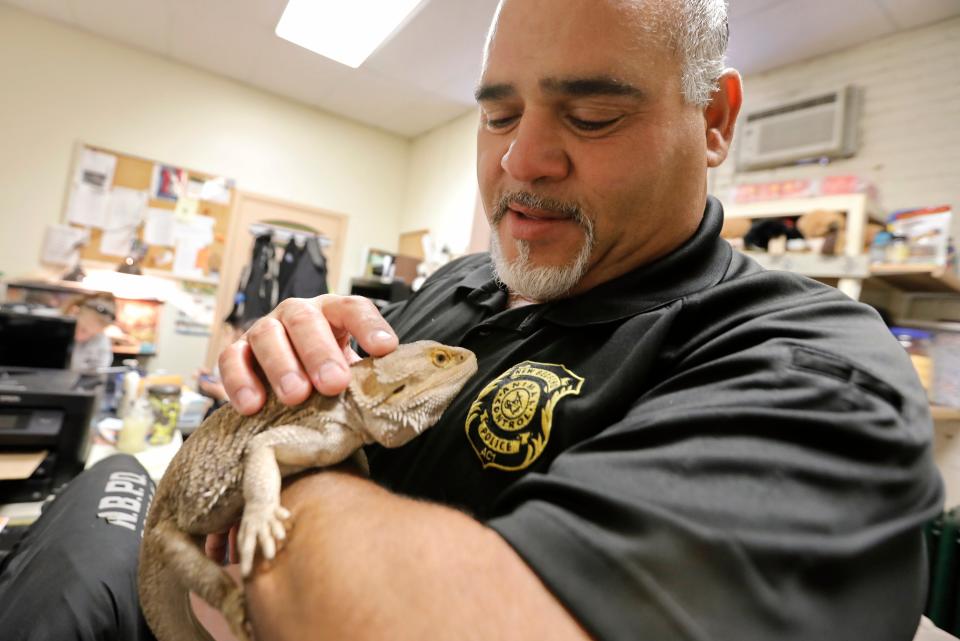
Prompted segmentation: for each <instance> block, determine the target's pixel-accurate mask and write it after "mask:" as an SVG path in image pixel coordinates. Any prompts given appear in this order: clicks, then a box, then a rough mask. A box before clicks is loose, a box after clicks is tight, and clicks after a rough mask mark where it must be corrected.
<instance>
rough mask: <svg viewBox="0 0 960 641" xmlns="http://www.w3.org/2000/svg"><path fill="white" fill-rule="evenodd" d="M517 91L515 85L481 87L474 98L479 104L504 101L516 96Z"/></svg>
mask: <svg viewBox="0 0 960 641" xmlns="http://www.w3.org/2000/svg"><path fill="white" fill-rule="evenodd" d="M516 93H517V90H516V89H515V88H514V86H513V85H509V84H506V83H503V84H497V85H480V86H479V87H477V90H476V91H475V92H474V94H473V96H474V98H476V99H477V102H486V101H488V100H503V99H504V98H510V97H511V96H514V95H516Z"/></svg>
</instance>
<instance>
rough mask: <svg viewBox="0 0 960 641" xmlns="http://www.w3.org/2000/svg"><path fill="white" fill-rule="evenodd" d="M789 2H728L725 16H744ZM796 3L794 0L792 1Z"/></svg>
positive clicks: (756, 0) (773, 0) (755, 0)
mask: <svg viewBox="0 0 960 641" xmlns="http://www.w3.org/2000/svg"><path fill="white" fill-rule="evenodd" d="M790 1H791V0H730V2H729V3H728V4H729V7H728V9H727V14H728V15H729V16H731V17H733V16H746V15H749V14H751V13H756V12H757V11H761V10H763V9H769V8H770V7H772V6H773V5H775V4H782V3H784V2H790ZM792 1H794V2H795V1H796V0H792Z"/></svg>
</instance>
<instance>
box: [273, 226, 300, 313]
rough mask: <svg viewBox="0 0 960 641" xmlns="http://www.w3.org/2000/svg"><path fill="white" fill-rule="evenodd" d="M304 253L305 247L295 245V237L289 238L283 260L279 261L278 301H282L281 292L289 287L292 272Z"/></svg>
mask: <svg viewBox="0 0 960 641" xmlns="http://www.w3.org/2000/svg"><path fill="white" fill-rule="evenodd" d="M305 251H306V247H305V246H303V247H302V246H300V245H298V244H297V239H296V236H291V237H290V240H289V241H288V242H287V246H286V247H284V249H283V258H281V259H280V269H279V276H278V277H277V287H278V288H279V290H280V294H281V297H280V300H283V298H284V297H283V292H284V291H285V290H286V289H287V287H288V286H289V283H290V278H291V277H292V276H293V271H294V269H295V268H296V266H297V263H298V262H299V261H300V258H301V257H302V256H303V253H304V252H305Z"/></svg>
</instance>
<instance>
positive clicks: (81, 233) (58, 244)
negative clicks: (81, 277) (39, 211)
mask: <svg viewBox="0 0 960 641" xmlns="http://www.w3.org/2000/svg"><path fill="white" fill-rule="evenodd" d="M88 237H89V236H88V233H87V231H86V230H84V229H80V228H79V227H71V226H70V225H50V226H49V227H47V233H46V235H44V237H43V251H42V253H41V256H40V259H41V260H42V261H43V262H45V263H49V264H51V265H76V264H77V261H78V260H79V258H80V247H81V246H82V245H83V244H84V243H86V242H87V239H88Z"/></svg>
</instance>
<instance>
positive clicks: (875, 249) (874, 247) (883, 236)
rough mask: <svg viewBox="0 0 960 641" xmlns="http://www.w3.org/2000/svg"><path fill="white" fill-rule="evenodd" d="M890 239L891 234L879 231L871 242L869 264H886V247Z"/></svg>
mask: <svg viewBox="0 0 960 641" xmlns="http://www.w3.org/2000/svg"><path fill="white" fill-rule="evenodd" d="M891 238H893V234H891V233H890V232H888V231H879V232H877V235H876V236H874V237H873V242H872V243H871V244H870V262H871V263H885V262H887V246H888V245H889V244H890V239H891Z"/></svg>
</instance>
